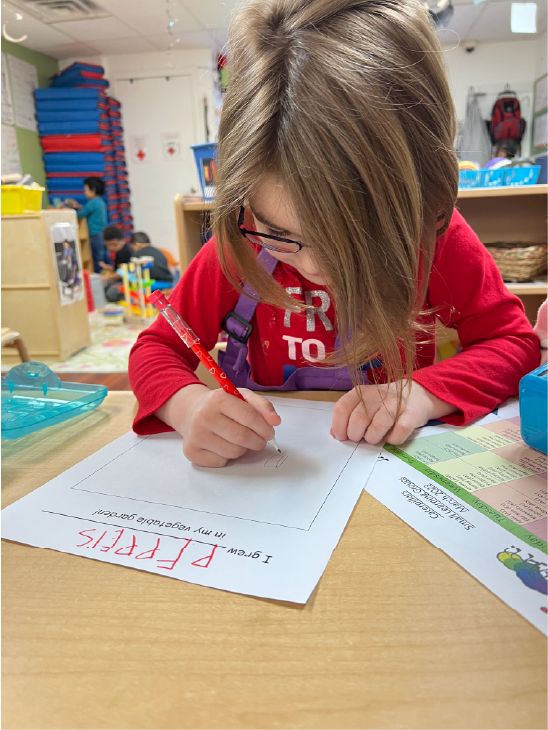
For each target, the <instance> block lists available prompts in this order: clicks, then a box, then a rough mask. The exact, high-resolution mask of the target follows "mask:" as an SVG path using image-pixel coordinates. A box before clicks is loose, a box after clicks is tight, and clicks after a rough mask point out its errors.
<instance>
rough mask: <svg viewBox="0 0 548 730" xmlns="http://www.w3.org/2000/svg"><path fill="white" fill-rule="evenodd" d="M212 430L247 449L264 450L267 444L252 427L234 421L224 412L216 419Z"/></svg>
mask: <svg viewBox="0 0 548 730" xmlns="http://www.w3.org/2000/svg"><path fill="white" fill-rule="evenodd" d="M212 431H213V433H214V434H216V435H217V436H220V437H221V438H223V439H225V440H226V441H230V443H232V444H235V445H236V446H240V447H242V448H244V449H246V450H248V449H251V450H252V451H262V450H263V449H264V447H265V446H266V444H267V441H266V439H264V438H262V437H261V436H259V435H258V434H257V433H256V432H255V431H253V430H252V429H251V428H247V426H244V425H242V424H241V423H237V422H236V421H233V420H232V419H231V418H228V416H225V415H224V414H222V413H221V414H219V416H218V417H217V418H216V419H215V423H214V424H213V426H212Z"/></svg>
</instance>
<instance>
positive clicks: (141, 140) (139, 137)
mask: <svg viewBox="0 0 548 730" xmlns="http://www.w3.org/2000/svg"><path fill="white" fill-rule="evenodd" d="M129 147H130V150H131V157H132V159H133V162H136V163H138V164H143V163H144V162H149V160H150V157H149V155H150V145H149V138H148V134H132V135H131V136H130V138H129Z"/></svg>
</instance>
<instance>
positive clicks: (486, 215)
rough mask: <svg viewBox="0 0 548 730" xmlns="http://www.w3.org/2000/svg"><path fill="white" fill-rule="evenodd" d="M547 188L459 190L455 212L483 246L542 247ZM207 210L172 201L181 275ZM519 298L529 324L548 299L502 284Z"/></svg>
mask: <svg viewBox="0 0 548 730" xmlns="http://www.w3.org/2000/svg"><path fill="white" fill-rule="evenodd" d="M547 201H548V185H524V186H522V187H500V188H469V189H466V190H459V195H458V200H457V207H458V209H459V210H460V211H461V213H462V214H463V216H464V217H465V218H466V220H467V221H468V223H470V225H471V226H472V228H473V229H474V230H475V231H476V233H477V234H478V236H479V237H480V239H481V240H482V241H483V243H486V244H488V243H494V242H495V241H507V242H514V241H523V242H525V243H545V242H546V218H547ZM211 208H212V204H211V203H204V202H203V201H196V200H192V201H189V200H186V199H185V197H184V196H182V195H178V196H177V197H176V198H175V220H176V224H177V237H178V243H179V260H180V262H181V270H183V271H184V269H185V268H186V267H187V266H188V264H189V263H190V261H191V260H192V258H193V257H194V256H195V255H196V254H197V253H198V251H199V250H200V248H201V246H202V239H203V234H204V232H205V231H206V230H207V228H208V225H209V212H210V211H211ZM507 286H508V289H509V290H510V291H511V292H513V293H514V294H516V295H517V296H519V297H520V298H521V299H522V301H523V303H524V305H525V309H526V311H527V316H528V317H529V319H530V320H531V321H532V322H533V321H534V319H535V317H536V312H537V310H538V307H539V306H540V304H541V303H542V300H543V299H544V298H545V297H546V296H547V295H548V285H547V283H546V279H543V280H539V281H535V282H530V283H529V282H528V283H525V284H512V283H508V284H507Z"/></svg>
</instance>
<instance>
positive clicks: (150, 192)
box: [116, 74, 202, 258]
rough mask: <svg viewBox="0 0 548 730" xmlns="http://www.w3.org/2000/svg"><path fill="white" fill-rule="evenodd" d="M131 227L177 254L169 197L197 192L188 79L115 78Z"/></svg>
mask: <svg viewBox="0 0 548 730" xmlns="http://www.w3.org/2000/svg"><path fill="white" fill-rule="evenodd" d="M116 96H117V98H118V99H119V100H120V102H121V103H122V123H123V126H124V138H125V146H126V158H127V166H128V173H129V186H130V189H131V206H132V214H133V219H134V226H135V230H136V231H145V233H148V235H149V236H150V239H151V241H152V243H153V244H155V245H157V246H162V247H166V248H168V249H170V251H172V252H173V254H174V255H175V257H176V258H178V247H177V234H176V229H175V217H174V213H173V199H174V197H175V195H176V194H178V193H190V192H191V189H193V188H194V189H195V190H199V181H198V175H197V172H196V165H195V162H194V155H193V153H192V150H191V149H190V145H191V144H194V143H195V142H199V141H202V140H201V139H197V135H196V129H195V126H196V125H195V116H194V109H195V99H194V96H193V84H192V77H191V75H190V74H189V75H188V76H172V77H170V78H169V79H166V78H163V77H162V78H151V79H147V78H144V79H143V78H141V79H135V80H133V81H129V80H117V81H116Z"/></svg>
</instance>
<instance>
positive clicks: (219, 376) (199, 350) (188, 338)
mask: <svg viewBox="0 0 548 730" xmlns="http://www.w3.org/2000/svg"><path fill="white" fill-rule="evenodd" d="M148 301H149V302H150V303H151V304H152V305H153V306H154V307H156V309H157V310H158V311H159V312H160V314H161V315H162V316H163V317H164V319H165V320H166V321H167V322H168V323H169V324H170V325H171V326H172V327H173V329H174V330H175V332H176V333H177V334H178V335H179V337H180V338H181V340H182V341H183V342H184V343H185V345H186V346H187V347H189V348H190V349H191V350H192V352H193V353H194V354H195V355H196V357H197V358H198V359H199V360H200V362H201V363H203V364H204V365H205V366H206V368H207V369H208V371H209V372H210V373H211V375H213V377H214V378H215V380H216V381H217V382H218V383H219V385H220V386H221V388H222V389H223V390H224V391H226V392H227V393H229V394H230V395H234V396H236V398H239V399H240V400H243V401H245V398H244V397H243V395H242V394H241V393H240V391H239V390H238V388H236V386H235V385H234V383H233V382H232V381H231V380H230V378H229V377H228V375H227V374H226V373H225V372H224V371H223V370H221V368H220V367H219V365H218V364H217V363H216V362H215V360H214V359H213V358H212V357H211V355H210V354H209V352H208V351H207V350H206V349H205V347H204V346H203V345H202V343H201V342H200V339H199V337H198V336H197V335H196V333H195V332H194V330H193V329H192V328H191V327H190V326H189V325H188V324H187V323H186V322H185V320H184V319H183V318H182V317H181V315H180V314H179V313H178V312H176V311H175V310H174V309H173V307H172V306H171V304H170V303H169V302H168V300H167V299H166V298H165V296H164V295H163V294H162V292H161V291H159V290H157V291H155V292H152V294H151V295H150V296H149V298H148ZM272 443H273V444H274V447H275V448H276V451H279V452H280V453H281V449H280V447H279V446H278V444H277V443H276V440H275V439H272Z"/></svg>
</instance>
